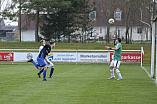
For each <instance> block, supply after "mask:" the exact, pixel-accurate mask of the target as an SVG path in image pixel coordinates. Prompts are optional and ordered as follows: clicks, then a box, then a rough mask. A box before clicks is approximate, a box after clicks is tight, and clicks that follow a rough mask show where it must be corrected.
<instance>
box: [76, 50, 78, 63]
mask: <svg viewBox="0 0 157 104" xmlns="http://www.w3.org/2000/svg"><path fill="white" fill-rule="evenodd" d="M76 58H77V59H76V65H77V62H78V53H77V50H76Z"/></svg>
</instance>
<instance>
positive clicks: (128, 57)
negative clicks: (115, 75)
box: [110, 53, 143, 62]
mask: <svg viewBox="0 0 157 104" xmlns="http://www.w3.org/2000/svg"><path fill="white" fill-rule="evenodd" d="M142 57H143V55H142ZM113 58H114V55H113V53H110V62H111V61H112V59H113ZM121 58H122V62H141V53H122V54H121ZM142 62H143V58H142Z"/></svg>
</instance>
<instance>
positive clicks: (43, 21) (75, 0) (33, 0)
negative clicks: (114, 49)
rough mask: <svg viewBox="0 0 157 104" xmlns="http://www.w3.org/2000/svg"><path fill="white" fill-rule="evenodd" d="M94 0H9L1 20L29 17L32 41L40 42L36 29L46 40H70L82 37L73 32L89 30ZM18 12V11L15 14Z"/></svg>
mask: <svg viewBox="0 0 157 104" xmlns="http://www.w3.org/2000/svg"><path fill="white" fill-rule="evenodd" d="M94 5H95V0H94V1H93V2H89V0H12V3H11V4H10V5H9V6H8V7H7V8H5V10H4V11H3V12H2V16H3V17H9V19H11V20H17V19H19V24H21V22H22V21H21V15H22V14H28V15H29V16H32V17H33V18H30V21H32V20H33V21H35V41H39V35H38V28H39V27H40V33H41V34H42V35H43V36H44V37H45V39H55V40H60V37H61V36H62V37H66V38H67V41H68V42H70V41H71V37H75V38H78V37H79V38H80V39H82V40H81V41H82V42H84V41H86V40H85V39H83V38H81V36H82V35H81V34H75V32H76V31H77V30H79V29H81V31H82V32H84V33H86V31H89V27H91V29H92V26H91V25H90V23H89V22H90V20H89V13H90V12H92V11H94V10H95V8H94ZM15 8H16V9H18V11H14V10H15ZM20 28H21V26H20Z"/></svg>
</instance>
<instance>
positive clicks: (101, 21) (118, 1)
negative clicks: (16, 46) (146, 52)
mask: <svg viewBox="0 0 157 104" xmlns="http://www.w3.org/2000/svg"><path fill="white" fill-rule="evenodd" d="M93 1H96V2H95V3H96V4H95V7H96V20H94V21H92V22H91V24H93V25H94V26H107V25H109V24H108V19H109V18H114V19H115V16H114V13H115V11H116V10H120V11H121V20H119V21H116V20H115V23H114V24H112V26H126V24H127V21H126V20H127V19H128V22H129V23H133V24H132V25H133V26H143V25H145V24H143V23H142V22H140V20H141V11H140V9H139V8H138V9H134V11H133V12H129V5H130V4H129V2H128V0H90V3H92V2H93ZM135 3H136V2H133V4H132V6H135ZM144 6H147V5H144ZM92 8H93V7H92ZM133 8H136V7H133ZM141 10H142V17H143V18H142V20H143V21H145V22H147V23H149V22H150V19H149V18H150V16H149V14H148V10H147V9H146V8H144V7H143V8H142V9H141ZM34 18H35V16H34ZM34 18H32V15H31V14H27V15H26V14H23V15H22V16H21V27H22V29H24V30H34V29H35V19H34ZM129 25H130V24H129Z"/></svg>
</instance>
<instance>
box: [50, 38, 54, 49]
mask: <svg viewBox="0 0 157 104" xmlns="http://www.w3.org/2000/svg"><path fill="white" fill-rule="evenodd" d="M50 46H51V48H54V47H55V41H54V40H50Z"/></svg>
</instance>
